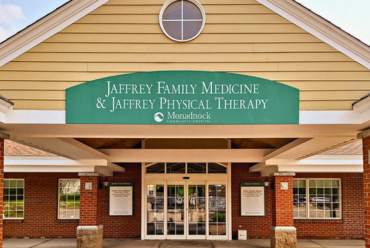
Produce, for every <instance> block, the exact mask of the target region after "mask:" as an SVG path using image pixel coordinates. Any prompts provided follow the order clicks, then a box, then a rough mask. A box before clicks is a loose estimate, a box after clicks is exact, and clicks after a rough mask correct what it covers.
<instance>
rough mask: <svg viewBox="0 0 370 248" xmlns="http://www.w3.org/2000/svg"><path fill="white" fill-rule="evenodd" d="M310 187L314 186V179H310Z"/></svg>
mask: <svg viewBox="0 0 370 248" xmlns="http://www.w3.org/2000/svg"><path fill="white" fill-rule="evenodd" d="M310 188H316V180H310Z"/></svg>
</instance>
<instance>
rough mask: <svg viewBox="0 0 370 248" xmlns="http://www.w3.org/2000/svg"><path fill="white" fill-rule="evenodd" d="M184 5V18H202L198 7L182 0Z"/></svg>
mask: <svg viewBox="0 0 370 248" xmlns="http://www.w3.org/2000/svg"><path fill="white" fill-rule="evenodd" d="M183 3H184V5H183V8H184V10H183V11H184V20H187V19H202V13H201V12H200V10H199V8H198V7H197V6H196V5H195V4H194V3H192V2H189V1H183Z"/></svg>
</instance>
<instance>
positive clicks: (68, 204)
mask: <svg viewBox="0 0 370 248" xmlns="http://www.w3.org/2000/svg"><path fill="white" fill-rule="evenodd" d="M59 192H60V193H59V200H58V201H59V219H78V218H79V217H80V213H79V211H80V179H60V180H59Z"/></svg>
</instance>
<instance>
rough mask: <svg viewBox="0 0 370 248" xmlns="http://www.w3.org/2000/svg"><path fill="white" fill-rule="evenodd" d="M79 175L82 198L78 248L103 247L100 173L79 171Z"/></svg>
mask: <svg viewBox="0 0 370 248" xmlns="http://www.w3.org/2000/svg"><path fill="white" fill-rule="evenodd" d="M78 175H79V176H80V180H81V190H80V192H81V193H80V194H81V200H80V225H79V226H78V227H77V248H102V247H103V225H101V213H100V210H101V207H99V206H100V201H99V192H98V191H99V174H98V173H79V174H78ZM90 187H91V188H90Z"/></svg>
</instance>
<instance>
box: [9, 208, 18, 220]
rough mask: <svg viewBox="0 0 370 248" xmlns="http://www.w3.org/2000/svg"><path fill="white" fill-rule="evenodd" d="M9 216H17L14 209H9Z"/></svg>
mask: <svg viewBox="0 0 370 248" xmlns="http://www.w3.org/2000/svg"><path fill="white" fill-rule="evenodd" d="M9 218H13V219H14V218H17V212H16V211H14V210H11V211H9Z"/></svg>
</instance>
